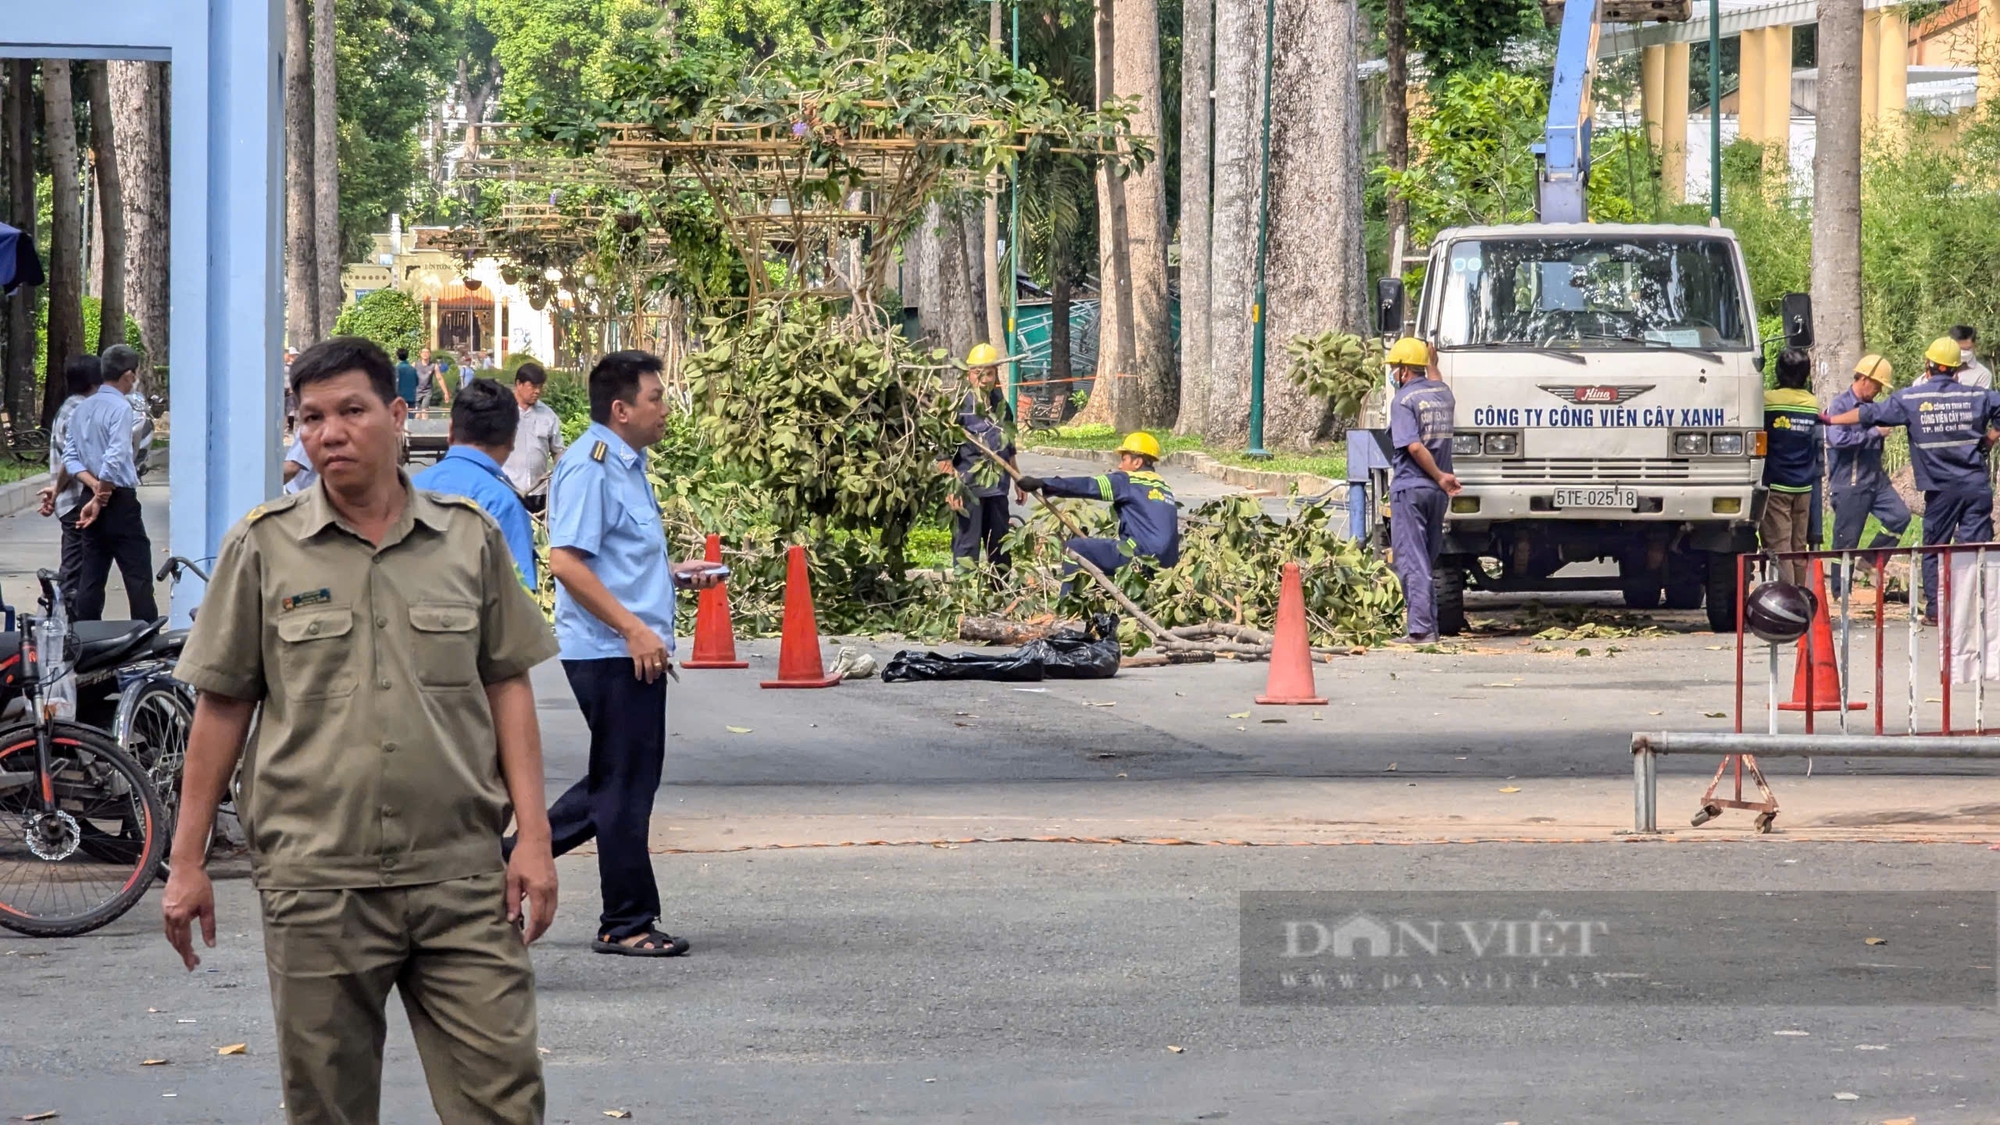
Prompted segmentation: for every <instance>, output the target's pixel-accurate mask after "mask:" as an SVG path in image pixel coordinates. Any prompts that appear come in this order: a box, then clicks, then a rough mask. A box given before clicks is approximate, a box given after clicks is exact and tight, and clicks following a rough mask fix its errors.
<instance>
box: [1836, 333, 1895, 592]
mask: <svg viewBox="0 0 2000 1125" xmlns="http://www.w3.org/2000/svg"><path fill="white" fill-rule="evenodd" d="M1895 373H1896V372H1895V368H1894V366H1893V365H1891V364H1890V362H1889V361H1888V360H1887V359H1884V358H1883V357H1881V356H1879V355H1865V356H1862V357H1861V362H1860V363H1858V364H1856V365H1855V368H1854V383H1853V385H1852V386H1850V387H1848V388H1847V389H1846V390H1844V391H1842V392H1840V393H1839V394H1838V395H1835V396H1834V399H1833V402H1832V404H1831V405H1829V406H1828V407H1827V408H1826V412H1827V413H1828V414H1829V415H1839V414H1845V413H1847V412H1848V411H1850V410H1854V409H1856V408H1858V407H1860V406H1861V405H1863V404H1864V403H1870V402H1874V401H1875V400H1876V399H1877V398H1879V397H1881V394H1882V391H1883V389H1884V388H1886V387H1889V386H1892V385H1893V384H1892V382H1891V380H1892V379H1894V378H1895ZM1887 433H1888V430H1887V429H1886V428H1884V427H1881V426H1860V425H1855V426H1828V427H1826V445H1827V449H1828V451H1829V457H1828V461H1829V468H1830V471H1829V473H1828V474H1827V476H1828V479H1829V483H1830V484H1831V486H1832V490H1831V496H1832V500H1833V549H1834V550H1836V551H1847V550H1852V549H1854V548H1856V547H1861V548H1862V549H1864V550H1880V549H1881V548H1884V547H1894V546H1896V545H1897V544H1898V543H1900V542H1902V541H1903V531H1904V530H1905V529H1906V528H1908V527H1909V526H1910V508H1909V505H1907V504H1905V503H1903V498H1902V497H1901V496H1899V495H1897V494H1896V489H1895V486H1893V485H1891V484H1890V483H1889V473H1888V471H1887V470H1885V469H1883V468H1882V438H1883V437H1884V436H1885V435H1886V434H1887ZM1869 516H1874V517H1875V520H1876V522H1877V523H1879V524H1881V525H1882V528H1881V530H1880V531H1878V532H1876V533H1875V534H1874V535H1872V536H1870V537H1869V540H1868V542H1867V543H1866V544H1865V545H1864V544H1863V543H1862V542H1861V533H1862V532H1863V531H1864V530H1865V529H1866V528H1867V526H1868V517H1869ZM1842 577H1843V576H1842V575H1841V573H1840V571H1839V569H1838V568H1837V567H1836V569H1835V571H1834V575H1833V592H1834V594H1835V595H1836V596H1838V595H1839V593H1840V588H1841V579H1842Z"/></svg>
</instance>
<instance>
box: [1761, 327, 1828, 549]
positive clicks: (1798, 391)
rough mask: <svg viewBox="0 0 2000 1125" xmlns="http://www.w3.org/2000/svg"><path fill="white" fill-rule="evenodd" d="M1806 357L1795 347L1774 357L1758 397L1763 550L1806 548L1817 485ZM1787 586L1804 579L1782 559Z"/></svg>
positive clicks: (1815, 418)
mask: <svg viewBox="0 0 2000 1125" xmlns="http://www.w3.org/2000/svg"><path fill="white" fill-rule="evenodd" d="M1811 378H1812V357H1811V356H1808V355H1807V354H1806V353H1805V352H1804V350H1802V349H1800V348H1786V349H1785V350H1784V351H1781V352H1779V353H1778V385H1777V386H1776V387H1774V388H1772V389H1771V390H1768V391H1765V392H1764V434H1765V440H1766V442H1767V443H1768V450H1767V454H1766V456H1765V458H1764V487H1765V488H1766V489H1768V490H1769V493H1768V494H1767V495H1766V496H1765V498H1764V518H1763V520H1762V522H1761V523H1760V524H1759V525H1758V527H1757V534H1758V536H1759V537H1760V538H1761V539H1762V540H1763V543H1764V549H1765V550H1766V551H1805V550H1810V549H1811V548H1812V543H1811V541H1810V535H1809V531H1810V528H1811V526H1812V511H1813V508H1812V505H1813V484H1814V483H1815V482H1817V481H1818V480H1819V467H1820V438H1819V435H1820V430H1819V400H1818V399H1816V398H1814V397H1813V393H1812V391H1811V390H1809V389H1807V387H1806V384H1807V382H1808V381H1809V380H1811ZM1784 570H1785V573H1786V575H1787V576H1788V577H1787V581H1790V582H1792V583H1793V584H1794V585H1799V586H1803V585H1805V584H1806V582H1807V580H1808V579H1809V578H1810V575H1808V574H1807V573H1806V564H1805V560H1803V559H1787V560H1786V561H1785V564H1784Z"/></svg>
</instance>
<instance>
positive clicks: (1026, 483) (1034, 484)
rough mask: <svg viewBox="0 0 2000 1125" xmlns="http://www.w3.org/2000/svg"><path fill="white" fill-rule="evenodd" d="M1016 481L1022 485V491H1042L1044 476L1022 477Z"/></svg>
mask: <svg viewBox="0 0 2000 1125" xmlns="http://www.w3.org/2000/svg"><path fill="white" fill-rule="evenodd" d="M1015 483H1016V484H1018V485H1019V486H1020V488H1021V491H1022V492H1040V491H1041V490H1042V478H1040V477H1020V478H1018V479H1017V480H1016V481H1015Z"/></svg>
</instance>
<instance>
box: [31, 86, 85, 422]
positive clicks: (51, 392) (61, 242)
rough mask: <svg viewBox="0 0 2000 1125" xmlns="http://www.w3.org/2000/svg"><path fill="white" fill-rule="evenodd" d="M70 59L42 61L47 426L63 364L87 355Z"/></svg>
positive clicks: (44, 399)
mask: <svg viewBox="0 0 2000 1125" xmlns="http://www.w3.org/2000/svg"><path fill="white" fill-rule="evenodd" d="M69 77H70V64H69V60H68V59H43V60H42V111H43V132H42V136H43V139H44V141H45V143H47V145H48V146H49V150H48V151H49V171H50V181H51V186H52V187H53V189H54V193H53V197H54V203H55V206H54V208H53V218H52V220H51V223H50V228H51V231H50V239H49V364H48V368H47V370H46V372H45V382H44V383H43V384H42V421H41V424H42V425H43V426H44V427H47V426H48V425H49V424H50V423H52V422H54V421H55V418H56V407H58V406H61V405H62V400H63V374H62V371H63V364H64V363H65V362H66V361H67V360H68V359H69V358H70V357H71V356H73V355H76V354H78V353H80V352H83V351H86V350H88V349H89V347H90V342H89V341H88V340H85V339H84V338H83V208H82V206H81V205H80V204H81V200H82V187H81V185H80V184H78V182H77V148H76V114H75V110H74V107H73V106H72V105H71V102H70V80H69Z"/></svg>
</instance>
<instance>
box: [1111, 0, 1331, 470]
mask: <svg viewBox="0 0 2000 1125" xmlns="http://www.w3.org/2000/svg"><path fill="white" fill-rule="evenodd" d="M1113 15H1114V22H1115V24H1116V30H1115V31H1114V33H1113V35H1112V44H1113V47H1114V48H1115V50H1114V52H1113V64H1112V65H1113V82H1112V87H1113V89H1114V90H1116V91H1117V93H1118V95H1119V96H1120V97H1133V96H1137V98H1138V99H1139V102H1138V109H1137V112H1135V113H1134V114H1133V117H1132V131H1133V132H1135V133H1138V134H1140V135H1142V136H1148V137H1154V138H1158V137H1159V136H1160V130H1161V122H1162V114H1161V109H1160V13H1159V5H1158V4H1157V3H1156V0H1116V4H1115V5H1114V7H1113ZM1357 155H1358V153H1357ZM1122 193H1123V196H1124V204H1125V223H1124V227H1123V232H1124V235H1125V254H1124V260H1123V262H1122V263H1121V265H1122V267H1123V275H1122V278H1121V280H1123V281H1124V282H1125V293H1124V299H1125V301H1126V302H1127V304H1126V305H1125V306H1124V307H1123V308H1121V309H1120V310H1119V312H1120V314H1121V315H1122V316H1123V317H1124V318H1125V320H1124V323H1123V325H1122V328H1123V330H1124V331H1125V333H1126V334H1127V336H1128V337H1129V341H1127V342H1123V343H1122V345H1121V346H1124V347H1126V348H1127V349H1129V350H1128V351H1127V352H1126V354H1127V355H1128V356H1129V357H1130V366H1128V367H1127V368H1126V374H1127V376H1128V378H1124V379H1120V380H1119V381H1118V383H1117V384H1116V387H1117V390H1116V393H1114V394H1113V395H1112V398H1111V402H1112V408H1113V409H1112V414H1113V420H1114V422H1115V423H1116V425H1117V427H1118V428H1119V429H1120V430H1142V429H1157V428H1161V427H1166V426H1171V425H1173V424H1174V415H1175V414H1176V413H1177V412H1178V411H1179V409H1180V381H1179V371H1178V369H1177V367H1176V364H1175V357H1174V334H1173V320H1172V316H1173V311H1172V308H1171V307H1170V305H1169V296H1168V293H1167V175H1166V168H1165V167H1164V165H1163V164H1162V162H1161V161H1159V160H1155V161H1153V162H1152V163H1151V164H1148V165H1146V167H1145V168H1144V170H1142V171H1140V172H1137V173H1135V174H1133V175H1132V176H1130V177H1128V178H1127V179H1126V180H1125V183H1124V185H1123V192H1122Z"/></svg>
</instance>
